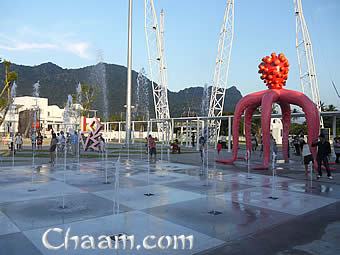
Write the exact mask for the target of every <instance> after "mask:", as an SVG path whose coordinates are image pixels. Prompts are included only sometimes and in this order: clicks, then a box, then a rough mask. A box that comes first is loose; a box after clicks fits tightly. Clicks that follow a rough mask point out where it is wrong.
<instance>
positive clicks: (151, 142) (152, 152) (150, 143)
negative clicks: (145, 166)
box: [148, 135, 157, 161]
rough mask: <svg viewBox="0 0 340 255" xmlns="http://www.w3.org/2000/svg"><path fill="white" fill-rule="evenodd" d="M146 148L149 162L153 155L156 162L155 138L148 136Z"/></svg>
mask: <svg viewBox="0 0 340 255" xmlns="http://www.w3.org/2000/svg"><path fill="white" fill-rule="evenodd" d="M148 147H149V154H150V160H151V159H152V155H155V161H156V160H157V151H156V141H155V138H153V137H152V135H149V137H148Z"/></svg>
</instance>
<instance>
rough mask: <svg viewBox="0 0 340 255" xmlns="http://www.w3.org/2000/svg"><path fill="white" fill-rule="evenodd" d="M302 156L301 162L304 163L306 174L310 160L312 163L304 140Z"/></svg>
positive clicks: (311, 157) (311, 156)
mask: <svg viewBox="0 0 340 255" xmlns="http://www.w3.org/2000/svg"><path fill="white" fill-rule="evenodd" d="M302 157H303V164H304V165H305V175H306V176H308V165H309V163H310V162H312V163H313V155H312V153H311V151H310V149H309V145H308V143H306V141H305V140H304V141H303V146H302Z"/></svg>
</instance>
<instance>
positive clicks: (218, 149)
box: [217, 140, 222, 155]
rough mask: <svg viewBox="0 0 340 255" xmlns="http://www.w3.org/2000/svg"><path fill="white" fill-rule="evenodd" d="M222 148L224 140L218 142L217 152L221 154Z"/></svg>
mask: <svg viewBox="0 0 340 255" xmlns="http://www.w3.org/2000/svg"><path fill="white" fill-rule="evenodd" d="M221 150H222V142H221V141H220V140H219V141H218V143H217V154H218V155H220V152H221Z"/></svg>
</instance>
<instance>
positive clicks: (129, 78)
mask: <svg viewBox="0 0 340 255" xmlns="http://www.w3.org/2000/svg"><path fill="white" fill-rule="evenodd" d="M131 83H132V0H129V14H128V51H127V90H126V124H125V131H126V136H125V143H126V144H130V138H131Z"/></svg>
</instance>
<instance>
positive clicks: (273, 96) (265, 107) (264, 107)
mask: <svg viewBox="0 0 340 255" xmlns="http://www.w3.org/2000/svg"><path fill="white" fill-rule="evenodd" d="M278 99H279V93H278V91H276V90H269V91H267V93H266V94H265V95H264V96H263V97H262V102H261V127H262V144H263V165H262V166H258V167H256V169H268V166H269V161H270V119H271V113H272V105H273V102H276V101H278Z"/></svg>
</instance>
